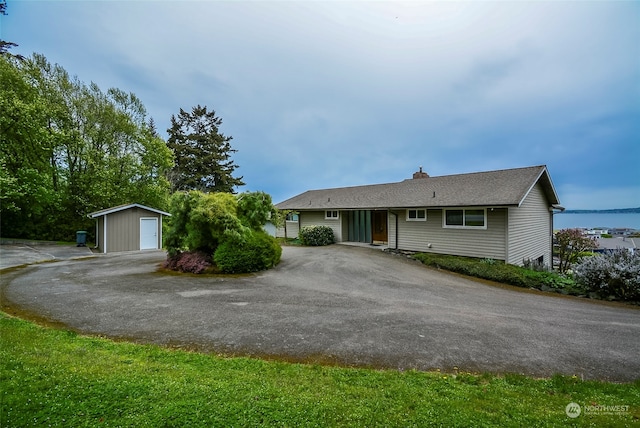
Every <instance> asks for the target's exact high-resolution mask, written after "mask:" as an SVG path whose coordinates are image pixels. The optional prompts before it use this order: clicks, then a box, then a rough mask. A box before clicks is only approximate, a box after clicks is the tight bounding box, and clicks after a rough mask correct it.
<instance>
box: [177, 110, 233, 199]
mask: <svg viewBox="0 0 640 428" xmlns="http://www.w3.org/2000/svg"><path fill="white" fill-rule="evenodd" d="M221 124H222V119H220V118H219V117H217V116H216V113H215V111H213V110H212V111H207V107H206V106H204V107H202V106H200V105H197V106H196V107H193V109H192V110H191V113H188V112H186V111H184V110H183V109H180V113H179V114H178V117H176V116H175V115H172V116H171V128H169V129H167V132H168V134H169V139H168V141H167V146H168V147H169V148H170V149H171V150H173V153H174V160H175V165H174V167H173V169H172V170H171V173H170V174H169V181H170V182H171V184H172V187H173V190H174V191H177V190H200V191H204V192H228V193H235V191H234V188H235V187H237V186H242V185H244V183H243V182H242V177H233V175H232V174H233V172H234V170H235V169H236V168H238V166H237V165H236V164H235V163H234V162H233V160H232V159H231V155H232V154H233V153H235V152H236V151H237V150H234V149H232V148H231V144H230V141H231V139H232V137H227V136H225V135H224V134H222V133H220V131H219V127H220V125H221Z"/></svg>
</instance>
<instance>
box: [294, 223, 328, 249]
mask: <svg viewBox="0 0 640 428" xmlns="http://www.w3.org/2000/svg"><path fill="white" fill-rule="evenodd" d="M298 238H299V239H300V242H301V243H302V245H311V246H321V245H329V244H333V243H334V242H335V238H334V236H333V229H331V228H330V227H329V226H304V227H302V228H301V229H300V232H299V233H298Z"/></svg>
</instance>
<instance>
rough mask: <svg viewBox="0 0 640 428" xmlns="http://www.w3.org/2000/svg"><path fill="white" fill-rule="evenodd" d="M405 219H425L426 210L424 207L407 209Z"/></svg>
mask: <svg viewBox="0 0 640 428" xmlns="http://www.w3.org/2000/svg"><path fill="white" fill-rule="evenodd" d="M407 221H427V210H425V209H410V210H407Z"/></svg>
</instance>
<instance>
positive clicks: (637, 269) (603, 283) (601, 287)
mask: <svg viewBox="0 0 640 428" xmlns="http://www.w3.org/2000/svg"><path fill="white" fill-rule="evenodd" d="M573 272H574V278H575V280H576V281H577V282H578V283H579V284H581V285H583V286H584V287H585V288H586V289H587V290H588V291H589V292H593V293H597V294H598V295H599V296H601V297H605V298H606V297H609V296H613V297H615V298H617V299H620V300H626V301H635V302H640V252H638V251H636V252H635V253H634V254H633V253H631V252H630V251H628V250H617V251H614V252H611V253H605V254H597V255H595V256H593V257H587V258H585V259H583V260H582V261H581V262H580V263H578V264H577V265H576V266H575V268H574V270H573Z"/></svg>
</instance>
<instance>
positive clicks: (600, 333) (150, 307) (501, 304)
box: [0, 245, 640, 381]
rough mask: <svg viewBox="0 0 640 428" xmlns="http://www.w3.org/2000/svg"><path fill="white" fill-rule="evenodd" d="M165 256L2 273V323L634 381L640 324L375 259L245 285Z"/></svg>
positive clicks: (307, 251)
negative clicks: (171, 263) (33, 317)
mask: <svg viewBox="0 0 640 428" xmlns="http://www.w3.org/2000/svg"><path fill="white" fill-rule="evenodd" d="M164 257H165V255H164V253H162V252H143V253H126V254H116V255H101V256H99V257H95V258H91V259H85V260H63V261H59V262H55V263H44V264H38V265H32V266H28V267H25V268H21V269H16V270H13V271H5V272H3V274H2V276H1V277H0V281H1V285H2V304H3V307H4V310H6V311H8V312H12V311H16V310H17V311H18V312H21V313H22V314H25V313H34V314H39V315H40V316H42V317H45V318H46V319H48V320H51V321H55V322H60V323H62V324H64V325H66V326H67V327H69V328H72V329H74V330H77V331H80V332H84V333H91V334H101V335H106V336H110V337H123V338H127V339H130V340H135V341H139V342H150V343H157V344H162V345H170V346H179V347H188V348H192V349H199V350H204V351H208V352H220V353H225V354H232V355H250V356H260V357H275V358H282V359H286V360H290V361H307V362H321V363H337V364H344V365H357V366H373V367H385V368H397V369H402V370H404V369H411V368H415V369H420V370H423V369H435V368H439V369H442V370H455V368H459V369H460V370H469V371H491V372H517V373H524V374H528V375H533V376H550V375H552V374H554V373H563V374H568V375H574V374H575V375H578V376H582V377H584V378H585V379H586V378H597V379H603V380H614V381H630V380H634V379H637V378H640V358H638V355H640V310H638V309H636V308H632V307H626V306H623V305H612V304H605V303H599V302H592V301H588V300H585V299H579V298H570V297H561V296H558V295H548V294H544V293H538V292H530V291H527V290H521V289H515V288H511V287H498V286H493V285H487V284H484V283H482V282H477V281H473V280H469V279H466V278H463V277H460V276H457V275H452V274H448V273H444V272H439V271H437V270H433V269H429V268H426V267H424V266H422V265H420V264H419V263H417V262H414V261H411V260H407V259H406V258H403V257H401V256H394V255H390V254H386V253H383V252H381V251H379V250H375V249H370V248H358V247H347V246H341V245H332V246H329V247H315V248H314V247H310V248H304V247H285V248H284V252H283V257H282V262H281V263H280V265H279V266H278V267H277V268H275V269H272V270H270V271H267V272H262V273H258V274H254V275H245V276H236V277H232V276H208V277H198V276H192V275H175V274H165V273H160V272H157V268H158V265H159V263H161V262H162V260H163V259H164Z"/></svg>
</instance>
